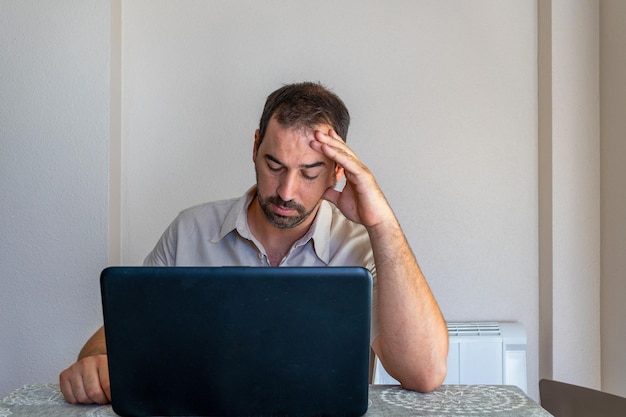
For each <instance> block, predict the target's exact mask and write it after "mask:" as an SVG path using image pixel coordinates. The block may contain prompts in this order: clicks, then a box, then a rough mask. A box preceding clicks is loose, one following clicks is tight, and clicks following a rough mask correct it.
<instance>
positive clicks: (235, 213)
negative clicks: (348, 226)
mask: <svg viewBox="0 0 626 417" xmlns="http://www.w3.org/2000/svg"><path fill="white" fill-rule="evenodd" d="M255 196H256V186H253V187H252V188H250V189H249V190H248V191H247V192H246V193H245V194H244V195H243V196H241V198H239V200H237V202H236V203H235V204H234V205H233V206H232V208H231V209H230V210H229V211H228V213H227V214H226V218H225V219H224V223H222V227H221V228H220V232H219V236H218V240H222V239H223V238H224V237H225V236H226V235H228V234H229V233H231V232H232V231H234V230H236V231H237V233H239V235H240V236H241V237H243V238H244V239H248V240H252V241H256V239H254V237H253V236H252V233H251V232H250V227H249V226H248V207H249V206H250V203H252V201H253V199H254V197H255ZM331 223H332V207H331V205H330V203H329V202H327V201H322V204H321V205H320V208H319V210H318V212H317V215H316V216H315V219H313V223H311V227H310V228H309V230H308V231H307V232H306V233H305V235H304V236H302V237H301V238H300V239H298V240H297V241H296V243H295V244H294V246H295V247H299V246H304V245H306V244H307V243H308V241H309V240H312V241H313V242H312V245H313V250H314V251H315V254H316V255H317V257H318V258H319V259H320V260H321V261H322V262H324V263H325V264H328V263H329V262H330V227H331Z"/></svg>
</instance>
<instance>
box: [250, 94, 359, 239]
mask: <svg viewBox="0 0 626 417" xmlns="http://www.w3.org/2000/svg"><path fill="white" fill-rule="evenodd" d="M349 122H350V116H349V114H348V110H347V109H346V106H345V105H344V104H343V102H342V101H341V100H340V99H339V98H338V97H337V96H336V95H335V94H333V93H331V92H329V91H328V90H326V89H325V88H324V87H322V86H321V85H319V84H314V83H301V84H292V85H287V86H285V87H283V88H281V89H279V90H277V91H275V92H274V93H272V94H270V96H269V97H268V99H267V102H266V105H265V109H264V111H263V116H262V117H261V124H260V127H259V129H258V130H257V131H256V132H255V141H254V149H253V153H252V159H253V161H254V164H255V172H256V177H257V198H256V199H257V203H258V205H259V208H260V209H261V210H262V212H263V213H264V217H265V219H266V220H267V221H269V222H270V223H271V224H272V225H274V226H276V227H279V228H283V229H291V228H295V227H298V226H300V225H303V226H304V227H308V224H310V222H311V220H312V218H313V217H314V214H315V213H316V212H317V209H318V208H319V206H320V203H321V200H322V198H323V195H324V193H325V191H326V190H327V189H328V188H332V187H333V186H334V185H335V184H336V183H337V181H338V180H340V179H341V178H343V175H344V171H343V168H342V167H340V166H338V165H337V164H336V163H335V162H334V161H332V160H331V159H329V158H328V157H326V156H325V155H324V154H322V153H321V152H318V151H316V150H314V149H313V148H312V147H311V146H310V143H311V141H313V140H314V135H315V132H316V131H319V132H322V133H324V134H330V132H331V131H332V130H334V131H335V132H336V133H337V134H338V135H339V136H340V137H341V138H342V139H344V140H345V135H346V134H347V131H348V124H349ZM312 215H313V216H312Z"/></svg>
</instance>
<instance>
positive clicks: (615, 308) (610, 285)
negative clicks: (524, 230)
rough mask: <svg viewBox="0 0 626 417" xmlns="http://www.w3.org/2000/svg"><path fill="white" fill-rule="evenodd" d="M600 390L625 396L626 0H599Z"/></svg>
mask: <svg viewBox="0 0 626 417" xmlns="http://www.w3.org/2000/svg"><path fill="white" fill-rule="evenodd" d="M600 21H601V23H602V25H601V30H600V34H601V49H600V65H601V83H600V87H601V90H600V92H601V97H602V99H601V126H602V147H601V158H602V171H601V175H602V188H601V190H602V199H601V203H602V287H601V288H602V289H601V294H602V297H601V300H602V310H601V313H602V389H603V390H606V391H608V392H612V393H614V394H616V395H621V396H624V397H626V349H625V348H624V347H625V346H626V326H625V325H624V317H626V304H625V303H624V295H625V294H626V256H624V255H625V254H626V215H624V213H626V187H625V186H624V182H625V179H626V140H625V139H626V118H625V117H624V116H625V115H626V48H625V45H626V27H625V26H624V22H625V21H626V2H623V1H621V0H602V2H600Z"/></svg>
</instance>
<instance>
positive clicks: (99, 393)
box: [59, 355, 111, 404]
mask: <svg viewBox="0 0 626 417" xmlns="http://www.w3.org/2000/svg"><path fill="white" fill-rule="evenodd" d="M59 383H60V385H61V392H62V393H63V396H64V397H65V399H66V400H67V402H69V403H71V404H93V403H96V404H106V403H109V402H111V387H110V384H109V368H108V359H107V355H93V356H85V357H84V358H82V359H80V360H79V361H78V362H76V363H75V364H73V365H72V366H70V367H69V368H67V369H66V370H64V371H63V372H61V375H60V376H59Z"/></svg>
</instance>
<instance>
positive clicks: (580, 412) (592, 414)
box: [539, 379, 626, 417]
mask: <svg viewBox="0 0 626 417" xmlns="http://www.w3.org/2000/svg"><path fill="white" fill-rule="evenodd" d="M539 395H540V397H541V406H542V407H543V408H545V409H546V410H547V411H548V412H550V413H551V414H552V415H554V417H624V416H626V398H623V397H619V396H617V395H613V394H608V393H606V392H602V391H598V390H594V389H591V388H584V387H579V386H577V385H572V384H566V383H564V382H558V381H552V380H549V379H542V380H541V381H539Z"/></svg>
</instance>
